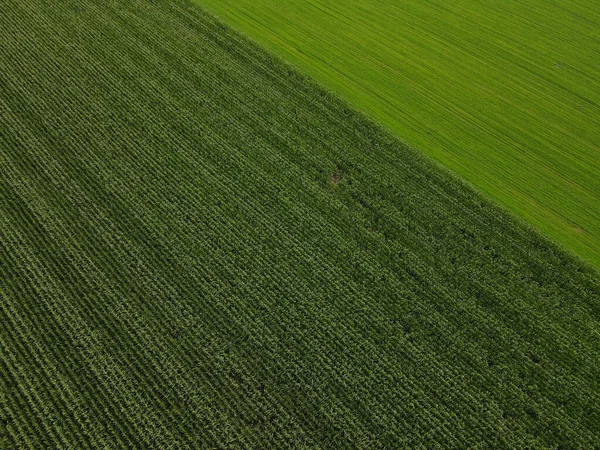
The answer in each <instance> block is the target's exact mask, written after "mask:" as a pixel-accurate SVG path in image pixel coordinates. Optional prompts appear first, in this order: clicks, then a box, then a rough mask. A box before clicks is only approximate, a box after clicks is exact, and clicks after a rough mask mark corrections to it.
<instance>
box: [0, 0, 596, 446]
mask: <svg viewBox="0 0 600 450" xmlns="http://www.w3.org/2000/svg"><path fill="white" fill-rule="evenodd" d="M0 34H1V39H0V448H7V449H13V448H161V449H166V448H417V447H427V448H433V447H440V448H477V447H482V448H510V447H520V448H525V447H528V448H548V447H554V448H557V447H559V446H562V447H563V448H592V447H593V446H594V445H596V444H597V443H598V436H599V433H600V389H599V388H600V386H599V385H600V358H599V357H598V356H599V349H600V325H599V318H600V280H599V277H598V273H597V272H596V271H594V270H593V269H592V268H590V267H587V266H586V265H584V264H583V263H581V262H580V261H579V260H578V259H576V258H574V257H572V256H571V255H570V254H568V253H566V252H565V251H563V250H561V249H560V248H559V247H558V246H556V245H555V244H553V243H551V242H549V241H548V240H547V239H546V238H544V237H541V236H540V235H539V234H538V233H537V232H535V231H533V230H532V229H531V228H529V227H528V226H527V225H524V224H523V223H521V222H519V221H517V220H515V219H513V218H512V216H510V215H509V214H507V213H505V212H503V210H501V209H500V208H498V207H497V206H495V205H494V204H492V203H490V202H489V201H488V200H486V199H485V198H484V197H483V196H482V195H480V194H479V193H477V192H475V191H474V190H473V189H471V188H470V187H469V186H467V185H466V184H465V183H463V182H462V181H460V180H458V179H457V178H455V177H454V176H452V175H451V174H450V173H448V172H446V171H444V170H441V169H440V168H439V167H437V166H436V165H435V164H434V163H432V162H430V161H429V160H428V159H427V158H424V157H423V156H421V155H420V154H419V153H418V152H416V151H414V150H411V149H410V148H408V147H407V146H405V145H404V144H402V143H401V142H399V141H398V140H397V139H396V138H395V137H393V136H392V135H390V134H389V133H388V132H387V131H385V130H383V129H382V128H380V127H379V126H378V125H376V124H374V123H372V122H371V121H369V120H368V119H366V118H365V117H364V116H363V115H361V114H360V113H356V112H354V111H353V110H352V109H350V108H349V107H348V106H347V105H346V104H345V103H343V102H342V101H340V100H338V99H337V98H335V97H333V96H332V95H331V94H329V93H327V92H325V91H323V90H322V89H320V88H319V87H318V86H317V85H315V84H314V83H313V82H312V81H310V80H308V79H306V78H305V77H303V76H301V75H299V74H297V73H296V72H295V71H293V70H291V69H290V67H289V66H288V65H286V64H284V63H282V62H280V61H278V60H276V59H274V58H273V57H271V56H270V55H269V54H268V53H266V52H265V51H263V50H261V49H260V48H258V47H257V46H256V45H254V44H252V43H250V42H249V41H248V40H247V39H245V38H243V37H241V36H240V35H239V34H237V33H235V32H233V31H231V30H230V29H229V28H227V27H225V26H224V25H222V24H221V23H220V22H218V21H216V20H215V19H214V18H213V17H212V16H209V15H207V14H206V13H204V12H202V11H201V10H200V9H199V8H198V7H197V6H196V5H192V4H190V3H187V2H184V1H177V0H169V1H167V0H153V1H142V0H120V1H105V0H97V1H92V0H86V1H78V0H61V1H51V2H48V1H42V0H4V1H3V2H2V8H1V11H0Z"/></svg>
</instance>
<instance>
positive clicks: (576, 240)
mask: <svg viewBox="0 0 600 450" xmlns="http://www.w3.org/2000/svg"><path fill="white" fill-rule="evenodd" d="M195 1H196V2H197V3H198V4H200V5H202V6H203V7H206V8H208V9H209V10H210V11H213V12H215V13H216V14H217V15H218V16H219V17H221V18H222V19H223V20H225V21H226V22H227V23H229V24H231V25H233V26H235V27H236V28H237V29H239V30H241V31H243V32H244V33H245V34H246V35H248V36H251V37H252V38H253V39H254V40H256V41H257V42H259V43H260V44H262V45H264V46H265V47H267V48H268V49H269V50H271V51H273V52H274V53H276V54H278V55H280V56H282V57H283V58H285V59H286V60H288V61H290V62H292V63H293V64H294V65H295V66H296V67H298V68H300V69H301V70H302V71H303V72H305V73H307V74H309V75H310V76H311V77H313V78H314V79H316V80H318V81H319V82H321V83H322V84H323V85H324V86H326V87H327V88H329V89H331V90H332V91H333V92H335V93H337V94H339V95H341V96H342V97H343V98H344V99H346V100H347V101H348V102H350V103H351V104H352V105H353V106H355V107H357V108H358V109H360V110H362V111H363V112H365V113H367V114H368V115H369V116H371V117H373V118H374V119H376V120H377V121H378V122H380V123H382V124H384V125H385V126H386V127H388V128H389V129H390V130H392V131H393V132H394V133H395V134H396V135H397V136H399V137H400V138H401V139H403V140H405V141H406V142H409V143H410V144H412V145H414V146H416V147H417V148H419V149H420V150H421V151H423V152H424V153H426V154H428V155H430V156H431V157H433V158H434V159H436V160H437V161H439V162H441V163H442V164H443V165H445V166H446V167H449V168H450V169H452V170H453V171H455V172H456V173H458V174H459V175H460V176H461V177H463V178H465V179H466V180H468V181H469V182H470V183H471V184H473V185H474V186H476V187H477V188H478V189H481V190H483V191H484V192H485V193H486V194H488V195H490V196H492V197H493V198H495V199H496V200H497V201H499V202H500V203H502V204H503V205H505V206H506V207H508V208H509V209H510V210H511V211H512V212H513V213H516V214H518V215H519V216H521V217H524V218H525V219H527V220H528V221H530V222H531V223H532V224H534V225H535V226H536V227H537V228H538V229H539V230H543V232H545V233H546V234H547V235H549V236H551V237H552V238H554V239H555V240H557V241H558V242H560V243H561V244H563V245H565V246H566V247H567V248H568V249H570V250H572V251H574V252H576V253H577V254H579V255H580V256H581V257H583V258H585V259H586V260H588V261H590V262H592V263H593V264H595V265H596V267H600V131H599V130H600V87H599V86H600V50H599V49H600V9H599V8H598V3H597V1H595V0H579V1H570V0H557V1H547V0H527V1H517V0H507V1H502V2H489V1H484V0H457V1H452V2H448V1H443V0H432V1H420V0H419V1H417V0H409V1H396V0H343V1H339V0H303V1H289V0H287V1H280V0H195Z"/></svg>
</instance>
